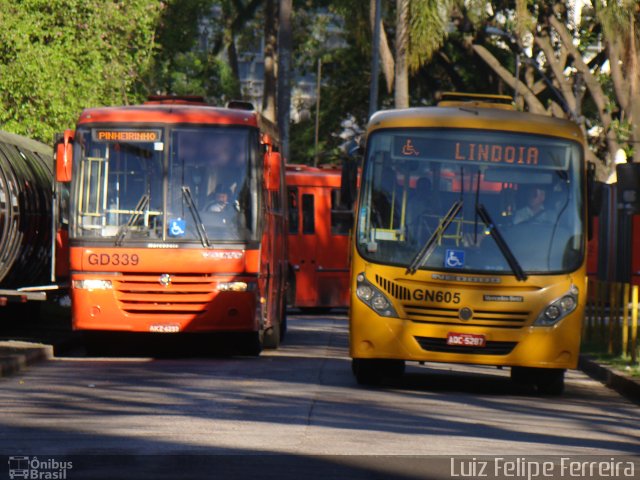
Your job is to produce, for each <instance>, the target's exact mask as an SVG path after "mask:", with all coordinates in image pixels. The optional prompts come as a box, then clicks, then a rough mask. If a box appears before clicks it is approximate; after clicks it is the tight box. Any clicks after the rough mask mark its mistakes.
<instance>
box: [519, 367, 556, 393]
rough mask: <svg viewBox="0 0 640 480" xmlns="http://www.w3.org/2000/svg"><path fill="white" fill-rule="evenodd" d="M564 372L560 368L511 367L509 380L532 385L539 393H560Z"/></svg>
mask: <svg viewBox="0 0 640 480" xmlns="http://www.w3.org/2000/svg"><path fill="white" fill-rule="evenodd" d="M564 372H565V371H564V369H561V368H533V367H511V380H513V381H514V382H516V383H518V384H521V385H522V384H525V385H530V386H532V387H534V388H535V389H536V392H537V393H538V394H540V395H562V393H563V392H564Z"/></svg>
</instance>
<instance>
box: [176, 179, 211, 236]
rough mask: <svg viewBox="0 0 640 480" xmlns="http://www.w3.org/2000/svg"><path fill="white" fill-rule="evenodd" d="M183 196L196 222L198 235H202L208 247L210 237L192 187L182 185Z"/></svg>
mask: <svg viewBox="0 0 640 480" xmlns="http://www.w3.org/2000/svg"><path fill="white" fill-rule="evenodd" d="M182 196H183V197H184V200H185V202H187V206H188V207H189V211H190V212H191V216H192V217H193V219H194V220H195V222H196V230H197V231H198V235H199V236H200V241H201V242H202V246H203V247H205V248H208V247H209V237H208V236H207V231H206V230H205V228H204V223H203V222H202V218H201V217H200V213H198V209H197V208H196V204H195V203H194V202H193V196H191V189H190V188H189V187H187V186H186V185H183V186H182Z"/></svg>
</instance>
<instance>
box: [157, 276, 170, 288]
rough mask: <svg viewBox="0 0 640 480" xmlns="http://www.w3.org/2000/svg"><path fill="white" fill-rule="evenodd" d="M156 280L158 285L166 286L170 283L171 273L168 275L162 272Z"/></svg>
mask: <svg viewBox="0 0 640 480" xmlns="http://www.w3.org/2000/svg"><path fill="white" fill-rule="evenodd" d="M158 282H160V285H162V286H164V287H168V286H169V285H171V275H169V274H168V273H163V274H162V275H160V278H159V279H158Z"/></svg>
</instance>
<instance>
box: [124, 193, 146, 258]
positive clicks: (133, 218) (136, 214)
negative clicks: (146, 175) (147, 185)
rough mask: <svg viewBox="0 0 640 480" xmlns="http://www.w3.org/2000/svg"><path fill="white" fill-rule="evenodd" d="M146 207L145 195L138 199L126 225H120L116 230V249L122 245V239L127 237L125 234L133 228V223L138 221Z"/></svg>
mask: <svg viewBox="0 0 640 480" xmlns="http://www.w3.org/2000/svg"><path fill="white" fill-rule="evenodd" d="M148 207H149V195H148V194H146V193H145V194H144V195H142V196H141V197H140V200H138V204H137V205H136V206H135V207H134V210H133V213H132V214H131V215H129V220H127V223H125V224H123V225H121V226H120V228H119V229H118V234H117V235H116V247H119V246H121V245H122V242H123V241H124V237H126V236H127V232H128V231H129V229H130V228H131V227H132V226H133V224H134V223H136V222H137V221H138V219H139V218H140V215H141V214H142V213H144V210H145V209H146V208H148Z"/></svg>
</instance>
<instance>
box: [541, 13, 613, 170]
mask: <svg viewBox="0 0 640 480" xmlns="http://www.w3.org/2000/svg"><path fill="white" fill-rule="evenodd" d="M547 21H548V23H549V24H550V25H551V26H552V27H553V28H554V30H555V31H556V32H557V33H558V36H559V37H560V41H561V42H562V44H563V45H564V47H565V48H566V49H567V52H568V53H569V55H571V57H573V65H574V67H575V68H576V69H577V70H578V71H579V72H580V73H581V74H582V76H583V78H584V81H585V84H586V85H587V88H588V89H589V93H590V94H591V98H592V99H593V101H594V103H595V104H596V106H597V107H598V116H599V117H600V121H601V122H602V128H603V129H604V133H605V136H606V139H607V150H608V153H609V161H610V162H613V159H614V158H615V156H616V152H617V151H618V140H617V138H616V134H615V132H614V131H613V129H612V128H611V121H612V119H611V114H610V113H609V111H608V110H607V96H606V95H605V93H604V91H603V90H602V86H601V85H600V82H598V79H597V78H596V77H595V76H594V75H593V74H592V73H591V69H590V68H589V66H588V65H587V64H586V63H585V62H584V60H583V58H582V54H581V53H580V52H579V51H578V49H577V48H576V46H575V45H574V44H573V38H572V37H571V35H570V34H569V31H568V30H567V27H566V26H565V25H563V24H562V23H560V21H559V20H558V19H557V18H555V17H554V16H553V15H550V16H549V17H547Z"/></svg>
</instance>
